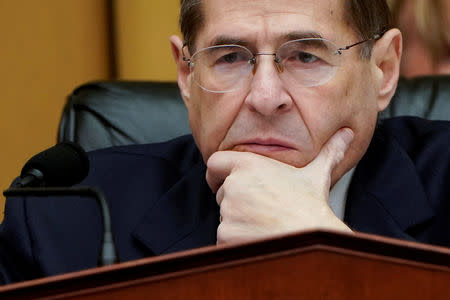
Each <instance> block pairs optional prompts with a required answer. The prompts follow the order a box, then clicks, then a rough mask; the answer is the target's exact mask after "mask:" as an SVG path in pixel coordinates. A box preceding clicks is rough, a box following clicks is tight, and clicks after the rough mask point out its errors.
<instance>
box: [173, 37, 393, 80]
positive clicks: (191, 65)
mask: <svg viewBox="0 0 450 300" xmlns="http://www.w3.org/2000/svg"><path fill="white" fill-rule="evenodd" d="M386 31H387V30H386V29H383V30H382V31H381V32H380V33H376V34H374V35H373V36H371V37H370V38H368V39H365V40H362V41H359V42H356V43H354V44H350V45H347V46H344V47H340V48H338V49H337V50H336V52H335V53H334V54H335V55H342V52H343V51H346V50H349V49H351V48H353V47H355V46H358V45H361V44H363V43H366V42H370V41H377V40H379V39H380V38H381V37H382V36H383V35H384V34H385V33H386ZM308 39H310V38H304V39H298V40H292V41H287V42H286V43H289V42H293V41H301V40H308ZM283 45H284V43H283ZM186 46H187V42H186V41H185V42H184V43H183V46H182V48H181V53H182V55H183V61H185V62H187V64H188V66H189V67H190V68H192V67H194V62H192V61H191V58H187V57H186V55H185V54H184V48H185V47H186ZM217 46H236V45H228V44H227V45H217ZM217 46H213V47H217ZM281 46H282V45H281ZM281 46H280V48H281ZM241 47H243V46H241ZM208 48H210V47H205V48H202V49H200V50H197V51H195V53H194V54H192V55H191V57H193V56H195V55H196V54H197V53H199V52H201V51H203V50H205V49H208ZM243 48H245V49H247V50H248V52H249V53H251V54H252V55H253V57H252V58H251V59H250V60H249V63H251V64H252V65H255V64H256V57H257V56H261V55H271V56H273V57H274V62H275V63H277V65H278V64H279V63H280V59H279V58H278V57H277V52H278V50H277V51H276V52H275V53H270V52H257V53H253V52H252V51H250V49H248V48H247V47H243ZM278 69H279V70H281V69H280V68H278ZM202 88H203V87H202Z"/></svg>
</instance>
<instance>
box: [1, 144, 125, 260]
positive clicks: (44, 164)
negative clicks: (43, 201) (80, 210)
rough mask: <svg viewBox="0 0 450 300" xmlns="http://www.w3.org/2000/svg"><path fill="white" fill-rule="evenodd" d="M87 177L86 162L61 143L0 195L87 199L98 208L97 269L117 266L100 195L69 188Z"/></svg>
mask: <svg viewBox="0 0 450 300" xmlns="http://www.w3.org/2000/svg"><path fill="white" fill-rule="evenodd" d="M88 173H89V159H88V157H87V154H86V152H85V151H84V150H83V149H82V148H81V147H80V146H78V145H77V144H74V143H71V142H64V143H60V144H57V145H55V146H53V147H51V148H49V149H47V150H45V151H43V152H41V153H38V154H36V155H35V156H33V157H32V158H31V159H30V160H29V161H28V162H27V163H26V164H25V166H24V167H23V168H22V172H21V174H20V179H19V181H18V182H16V183H15V184H14V185H13V187H12V188H10V189H8V190H6V191H4V192H3V195H5V196H7V197H9V196H37V197H45V196H69V195H73V196H88V197H92V198H95V200H96V201H97V203H98V205H99V206H100V210H101V216H102V224H103V237H102V243H101V245H102V247H101V249H100V253H99V257H98V265H100V266H106V265H111V264H113V263H116V262H119V258H118V254H117V249H116V245H115V243H114V238H113V233H112V229H111V227H112V226H111V216H110V215H111V214H110V209H109V206H108V202H107V201H106V198H105V197H104V195H103V193H102V192H101V191H99V190H97V189H95V188H93V187H88V186H86V187H83V186H79V187H70V186H72V185H74V184H77V183H79V182H81V181H82V180H83V179H84V178H85V177H86V176H87V175H88Z"/></svg>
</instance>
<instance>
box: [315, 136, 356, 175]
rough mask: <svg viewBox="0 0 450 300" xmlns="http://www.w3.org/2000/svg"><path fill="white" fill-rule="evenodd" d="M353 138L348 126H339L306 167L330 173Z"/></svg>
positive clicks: (341, 158) (342, 157)
mask: <svg viewBox="0 0 450 300" xmlns="http://www.w3.org/2000/svg"><path fill="white" fill-rule="evenodd" d="M353 138H354V134H353V131H352V130H351V129H350V128H341V129H340V130H338V131H337V132H336V133H335V134H334V135H333V136H332V137H331V138H330V139H329V140H328V141H327V142H326V143H325V145H324V146H323V147H322V149H321V150H320V152H319V154H318V155H317V156H316V158H315V159H314V160H313V161H312V162H311V163H310V164H309V165H308V167H314V168H317V169H318V170H322V171H323V172H325V173H327V175H331V173H332V172H333V170H334V168H335V167H336V166H337V165H338V164H339V163H340V162H341V161H342V160H343V159H344V154H345V152H346V151H347V149H348V147H349V146H350V144H351V142H352V141H353Z"/></svg>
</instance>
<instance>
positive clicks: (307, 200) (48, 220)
mask: <svg viewBox="0 0 450 300" xmlns="http://www.w3.org/2000/svg"><path fill="white" fill-rule="evenodd" d="M181 28H182V31H183V35H184V39H185V42H186V43H184V41H183V40H181V39H180V38H178V37H171V45H172V51H173V54H174V57H175V61H176V63H177V67H178V74H179V76H178V84H179V86H180V91H181V94H182V97H183V99H184V102H185V104H186V106H187V108H188V111H189V119H190V124H191V128H192V132H193V139H192V138H191V137H190V136H187V137H181V138H178V139H175V140H173V141H169V142H167V143H162V144H153V145H135V146H125V147H117V148H112V149H103V150H99V151H95V152H92V153H91V154H90V160H91V170H90V173H89V176H88V178H87V179H86V180H85V181H84V182H83V183H82V184H83V185H93V186H97V187H99V188H101V189H102V190H104V192H105V194H106V196H107V198H108V200H109V202H110V206H111V210H112V217H113V226H114V232H115V239H116V242H117V244H118V250H119V255H120V258H121V260H122V261H126V260H131V259H137V258H140V257H144V256H150V255H159V254H163V253H169V252H174V251H179V250H184V249H190V248H194V247H200V246H204V245H211V244H215V243H219V244H220V243H231V242H241V241H248V240H254V239H257V238H261V237H267V236H273V235H276V234H282V233H287V232H293V231H300V230H308V229H315V228H327V229H331V230H341V231H347V232H351V231H352V230H358V231H365V232H371V233H376V234H383V235H388V236H393V237H398V238H404V239H411V240H417V241H422V242H429V243H434V244H441V245H449V242H450V234H449V233H450V232H449V228H450V226H449V225H450V224H449V221H448V220H449V218H448V217H447V216H448V214H449V213H450V204H448V201H445V200H446V199H447V198H448V196H449V194H450V192H449V188H448V185H445V184H444V182H445V180H446V179H447V178H448V175H449V169H450V168H449V161H450V154H449V152H448V141H449V137H450V129H449V124H448V123H446V122H436V123H434V122H426V121H421V120H418V119H408V118H406V119H399V120H390V121H386V122H384V124H381V125H380V126H378V129H377V131H376V132H377V133H376V134H375V135H374V132H375V129H376V127H377V115H378V113H379V112H380V111H382V110H383V109H384V108H386V106H387V105H388V104H389V101H390V99H391V97H392V95H393V94H394V92H395V88H396V84H397V79H398V72H399V62H400V58H401V51H402V39H401V34H400V32H399V31H398V30H396V29H390V30H387V29H389V16H388V10H387V6H386V3H385V1H384V0H378V1H373V0H359V1H350V0H346V1H344V0H314V1H312V0H278V1H276V3H274V1H267V0H255V1H246V0H203V1H195V0H190V1H189V0H185V1H182V9H181ZM347 45H348V46H347ZM194 140H195V143H194ZM350 180H351V184H350ZM331 188H332V190H331V195H329V193H330V189H331ZM217 204H218V205H217ZM100 229H101V223H100V217H99V213H98V209H97V207H96V204H95V203H91V202H90V201H88V200H86V199H80V198H65V199H55V198H45V199H39V200H38V199H18V198H16V199H8V201H7V208H6V213H5V222H4V224H3V225H2V228H1V231H0V265H1V266H2V268H1V275H2V278H3V281H4V282H11V281H18V280H25V279H30V278H35V277H39V276H47V275H52V274H58V273H63V272H69V271H74V270H79V269H82V268H88V267H94V266H95V264H96V255H97V253H98V249H99V243H100V242H99V240H100Z"/></svg>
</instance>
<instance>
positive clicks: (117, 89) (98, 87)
mask: <svg viewBox="0 0 450 300" xmlns="http://www.w3.org/2000/svg"><path fill="white" fill-rule="evenodd" d="M402 115H409V116H419V117H422V118H427V119H440V120H450V76H435V77H422V78H414V79H401V80H400V82H399V86H398V89H397V92H396V94H395V96H394V98H393V100H392V102H391V105H390V106H389V107H388V109H386V110H385V111H384V112H383V113H382V114H381V117H382V118H387V117H393V116H402ZM189 132H190V129H189V125H188V118H187V111H186V108H185V107H184V104H183V101H182V99H181V97H180V94H179V90H178V86H177V85H176V83H173V82H170V83H167V82H166V83H162V82H136V81H134V82H133V81H110V82H93V83H87V84H84V85H82V86H80V87H79V88H77V89H76V90H75V91H74V92H73V93H72V94H71V95H70V96H69V97H68V100H67V103H66V105H65V108H64V112H63V115H62V118H61V122H60V126H59V133H58V141H59V142H61V141H73V142H76V143H78V144H80V145H81V146H82V147H83V148H85V150H87V151H89V150H94V149H98V148H105V147H109V146H114V145H126V144H140V143H149V142H160V141H165V140H169V139H171V138H174V137H176V136H179V135H183V134H187V133H189Z"/></svg>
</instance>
